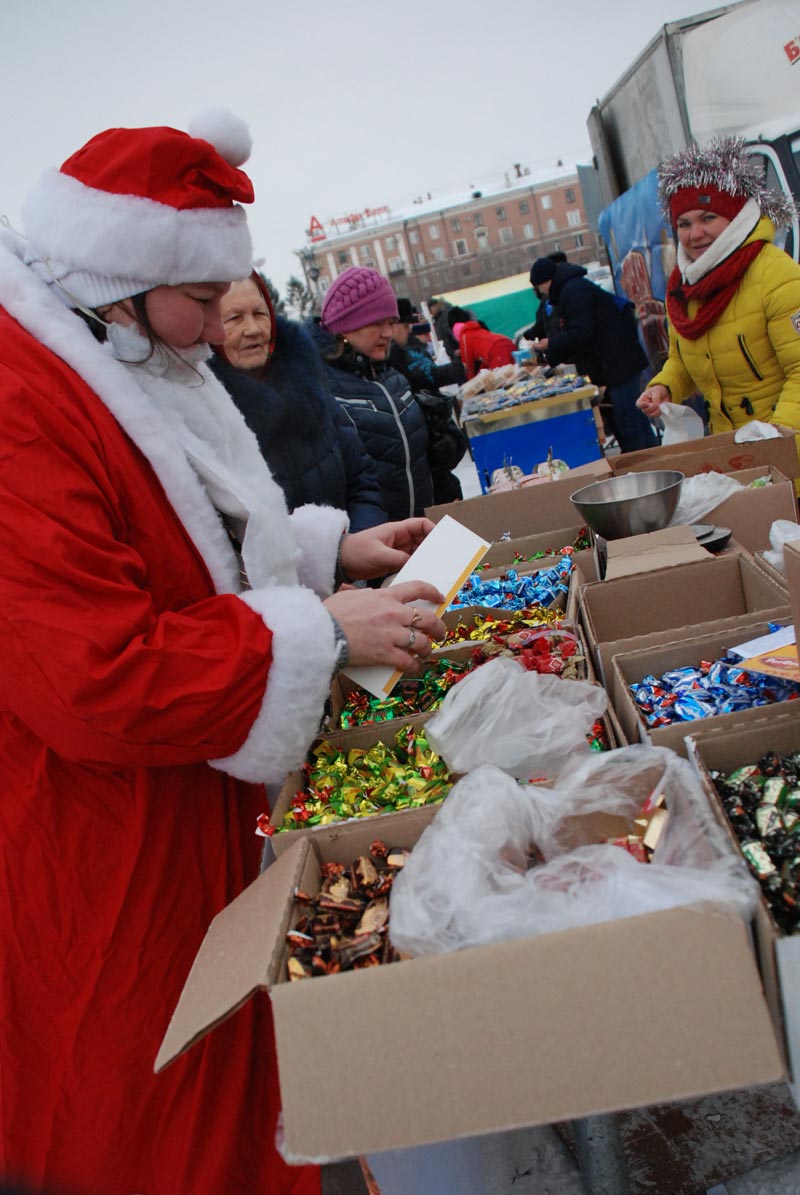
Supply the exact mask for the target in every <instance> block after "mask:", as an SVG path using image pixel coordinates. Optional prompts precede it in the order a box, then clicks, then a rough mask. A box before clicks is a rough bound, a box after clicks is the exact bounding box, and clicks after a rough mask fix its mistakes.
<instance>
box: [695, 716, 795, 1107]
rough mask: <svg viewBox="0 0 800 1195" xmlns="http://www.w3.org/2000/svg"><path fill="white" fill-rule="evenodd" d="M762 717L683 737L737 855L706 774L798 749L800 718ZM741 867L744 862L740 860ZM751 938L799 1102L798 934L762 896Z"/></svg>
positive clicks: (719, 803) (713, 807)
mask: <svg viewBox="0 0 800 1195" xmlns="http://www.w3.org/2000/svg"><path fill="white" fill-rule="evenodd" d="M761 713H762V717H761V718H759V719H758V720H757V721H755V722H751V723H750V724H749V725H748V724H745V725H738V726H735V727H733V728H732V729H731V730H729V731H726V732H724V733H719V732H716V733H713V732H711V733H709V732H708V731H707V730H705V729H704V728H703V727H702V726H700V727H699V728H698V732H697V733H696V734H693V735H691V736H690V738H689V758H690V759H691V761H692V763H693V764H694V765H695V767H696V768H697V769H698V771H699V773H700V775H701V778H702V779H703V780H704V782H705V786H706V790H707V792H708V796H709V802H710V804H711V807H712V809H713V810H714V813H715V815H716V817H717V818H718V820H719V821H720V823H721V824H722V825H723V826H724V827H725V829H726V830H727V832H728V833H729V835H730V837H731V841H732V842H733V844H734V849H735V850H736V851H737V852H738V853H739V854H740V855H741V847H740V844H739V840H738V839H737V837H736V834H735V833H734V831H733V828H732V826H731V824H730V822H729V820H728V818H727V816H726V814H725V810H724V808H723V806H722V802H721V801H720V799H719V796H718V794H717V791H716V787H715V786H714V782H713V780H712V778H711V773H712V772H714V771H718V772H723V773H729V772H732V771H734V769H735V768H739V767H742V766H744V765H745V764H752V763H756V762H757V761H758V760H759V759H760V758H761V756H762V755H765V754H766V752H767V751H777V752H778V754H781V755H788V754H791V753H792V752H796V751H800V717H798V713H797V711H796V710H794V709H790V708H789V707H788V706H786V705H776V706H768V707H765V708H764V709H763V710H762V711H761ZM742 866H743V867H746V866H747V863H746V862H745V860H744V856H742ZM753 934H754V941H755V946H756V952H757V955H758V961H759V968H760V971H761V977H762V981H763V984H764V991H765V994H766V999H767V1004H768V1006H769V1009H770V1013H771V1014H772V1019H773V1022H774V1024H775V1025H776V1027H777V1028H778V1029H780V1030H781V1035H780V1036H781V1038H782V1040H783V1043H784V1045H785V1049H786V1054H787V1057H788V1059H789V1063H790V1068H789V1069H790V1071H791V1073H792V1075H794V1087H793V1094H794V1098H795V1101H796V1102H800V1099H798V1097H799V1096H800V1087H798V1077H799V1076H800V934H796V935H793V936H792V937H786V936H785V935H784V934H783V933H782V932H781V930H780V929H779V927H778V926H777V924H776V922H775V919H774V918H773V916H772V913H771V911H770V908H769V905H768V904H767V902H766V900H764V898H763V896H762V899H761V902H760V905H759V909H758V911H757V913H756V916H755V918H754V924H753Z"/></svg>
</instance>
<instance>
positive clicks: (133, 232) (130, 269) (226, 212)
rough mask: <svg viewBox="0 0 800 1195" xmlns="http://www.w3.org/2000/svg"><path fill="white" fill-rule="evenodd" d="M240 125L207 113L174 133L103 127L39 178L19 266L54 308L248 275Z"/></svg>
mask: <svg viewBox="0 0 800 1195" xmlns="http://www.w3.org/2000/svg"><path fill="white" fill-rule="evenodd" d="M250 148H251V139H250V133H249V131H248V129H247V126H246V125H245V123H244V122H243V121H241V120H239V119H238V117H235V116H233V115H232V114H231V113H226V112H222V111H209V112H205V113H202V114H200V115H199V116H197V117H195V119H194V120H193V121H192V122H191V124H190V132H189V133H183V132H180V131H179V130H178V129H171V128H149V129H107V130H106V131H105V132H104V133H99V134H98V135H97V136H96V137H93V138H92V139H91V141H89V142H87V144H86V145H84V146H83V148H82V149H79V150H78V152H77V153H75V154H73V155H72V157H70V158H68V159H67V161H66V162H64V164H63V166H62V167H61V169H60V170H55V169H54V170H50V171H48V172H47V173H46V174H45V175H44V176H43V178H42V179H41V181H40V182H39V184H38V186H37V187H36V188H35V189H34V190H33V192H32V193H31V195H30V196H29V197H28V200H27V203H26V205H25V208H24V210H23V221H24V225H25V231H26V233H27V235H28V237H29V238H30V247H29V250H28V253H27V260H28V263H29V264H30V265H31V266H33V268H35V269H36V271H37V273H38V274H39V275H40V276H41V277H42V278H43V279H44V280H45V281H46V282H47V283H49V284H50V285H53V286H54V287H55V288H56V291H57V293H59V295H60V297H61V298H62V299H63V300H64V302H66V303H68V304H70V305H73V304H75V303H77V304H80V305H83V306H85V307H100V306H102V305H104V304H106V303H113V302H115V301H116V300H118V299H123V298H127V297H128V296H130V295H134V294H139V293H141V292H142V291H147V290H152V289H153V288H154V287H156V286H164V285H167V286H176V285H179V284H180V283H183V282H229V281H234V280H235V279H237V278H245V277H247V275H248V274H249V273H250V270H251V268H252V243H251V240H250V233H249V231H248V228H247V219H246V216H245V212H244V209H243V208H242V207H240V204H242V203H252V202H253V198H254V195H253V185H252V183H251V182H250V179H249V178H248V177H247V175H246V174H245V173H244V172H243V171H242V170H239V169H238V167H239V166H241V165H242V164H243V163H244V162H246V161H247V158H248V157H249V155H250Z"/></svg>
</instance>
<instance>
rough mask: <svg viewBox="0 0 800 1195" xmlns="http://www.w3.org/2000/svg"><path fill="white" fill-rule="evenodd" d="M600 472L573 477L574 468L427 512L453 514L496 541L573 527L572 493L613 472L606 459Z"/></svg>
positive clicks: (435, 516)
mask: <svg viewBox="0 0 800 1195" xmlns="http://www.w3.org/2000/svg"><path fill="white" fill-rule="evenodd" d="M593 464H595V465H596V466H597V472H593V473H591V474H590V475H589V476H588V477H587V475H586V474H584V473H581V474H580V475H579V476H573V473H575V472H576V471H575V470H571V471H570V472H569V473H567V474H566V475H565V476H564V477H563V478H559V480H557V481H548V482H546V483H545V484H544V485H535V486H530V487H529V488H527V489H521V490H507V491H505V492H504V493H502V494H484V495H483V496H482V497H480V498H465V499H462V500H461V501H460V502H447V503H444V504H442V505H439V506H429V507H428V508H427V510H426V511H425V514H426V515H427V516H428V518H429V519H433V521H434V522H435V523H438V521H439V519H441V518H443V517H444V515H452V517H453V518H454V519H457V520H458V522H459V523H462V524H463V526H465V527H469V529H470V530H471V531H474V532H475V533H476V534H477V535H480V536H481V537H482V538H483V539H487V540H489V541H490V542H492V543H495V542H497V540H500V539H502V538H503V536H504V535H506V534H509V535H510V536H511V537H512V538H513V539H519V538H520V537H522V536H526V535H536V534H539V533H541V532H548V531H553V530H555V529H557V528H559V527H570V526H572V525H573V524H574V523H575V522H576V521H577V518H576V512H575V507H574V506H573V505H572V503H571V502H570V497H569V496H570V494H574V493H575V492H576V491H577V490H579V489H581V488H582V487H583V486H585V485H590V484H591V482H592V480H597V481H599V480H600V479H601V478H602V477H604V476H610V475H611V472H610V470H609V468H608V465H607V464H606V462H605V461H596V462H593Z"/></svg>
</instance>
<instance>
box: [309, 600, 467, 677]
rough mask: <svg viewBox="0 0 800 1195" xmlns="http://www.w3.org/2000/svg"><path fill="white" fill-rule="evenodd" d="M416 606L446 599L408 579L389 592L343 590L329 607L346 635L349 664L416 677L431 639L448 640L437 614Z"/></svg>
mask: <svg viewBox="0 0 800 1195" xmlns="http://www.w3.org/2000/svg"><path fill="white" fill-rule="evenodd" d="M415 602H425V603H430V605H432V606H441V604H442V603H443V602H444V596H443V595H442V594H441V593H439V591H438V589H436V587H435V586H434V585H429V584H428V583H427V582H426V581H404V582H401V583H400V584H399V585H391V586H389V587H388V588H387V589H343V590H340V591H339V592H338V593H335V594H334V595H333V597H329V598H328V599H327V601H326V602H325V608H326V609H327V610H329V611H330V613H331V614H332V615H333V617H334V618H335V619H336V620H337V622H338V623H339V625H340V626H341V628H342V630H343V631H344V633H345V635H346V636H347V645H348V648H349V652H350V658H349V663H350V664H385V665H388V666H390V667H392V668H397V669H399V670H400V671H402V672H414V673H416V672H419V666H420V660H421V659H425V658H426V657H427V656H429V655H430V654H431V640H433V641H437V640H439V639H443V638H444V636H445V625H444V623H443V622H442V620H441V619H440V618H437V616H436V613H435V611H434V610H431V609H430V608H429V607H428V606H423V605H414V603H415Z"/></svg>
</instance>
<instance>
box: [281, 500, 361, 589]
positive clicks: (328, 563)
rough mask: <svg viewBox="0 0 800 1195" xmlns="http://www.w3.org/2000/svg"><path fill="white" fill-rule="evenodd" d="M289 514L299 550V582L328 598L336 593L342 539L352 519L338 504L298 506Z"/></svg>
mask: <svg viewBox="0 0 800 1195" xmlns="http://www.w3.org/2000/svg"><path fill="white" fill-rule="evenodd" d="M290 517H291V524H292V531H293V533H294V538H295V542H296V543H297V546H298V548H299V549H300V559H299V560H298V562H297V575H298V577H299V579H300V584H301V585H305V586H307V587H308V588H309V589H313V590H314V592H315V593H318V594H319V595H320V597H329V596H330V595H331V594H332V593H333V585H334V573H335V571H336V556H337V554H338V551H339V540H340V539H341V538H342V536H343V535H344V533H345V532H346V531H347V529H348V527H349V526H350V520H349V519H348V517H347V514H346V512H345V511H343V510H337V509H336V507H335V506H299V507H298V508H297V510H295V511H294V513H293V514H292V515H291V516H290Z"/></svg>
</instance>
